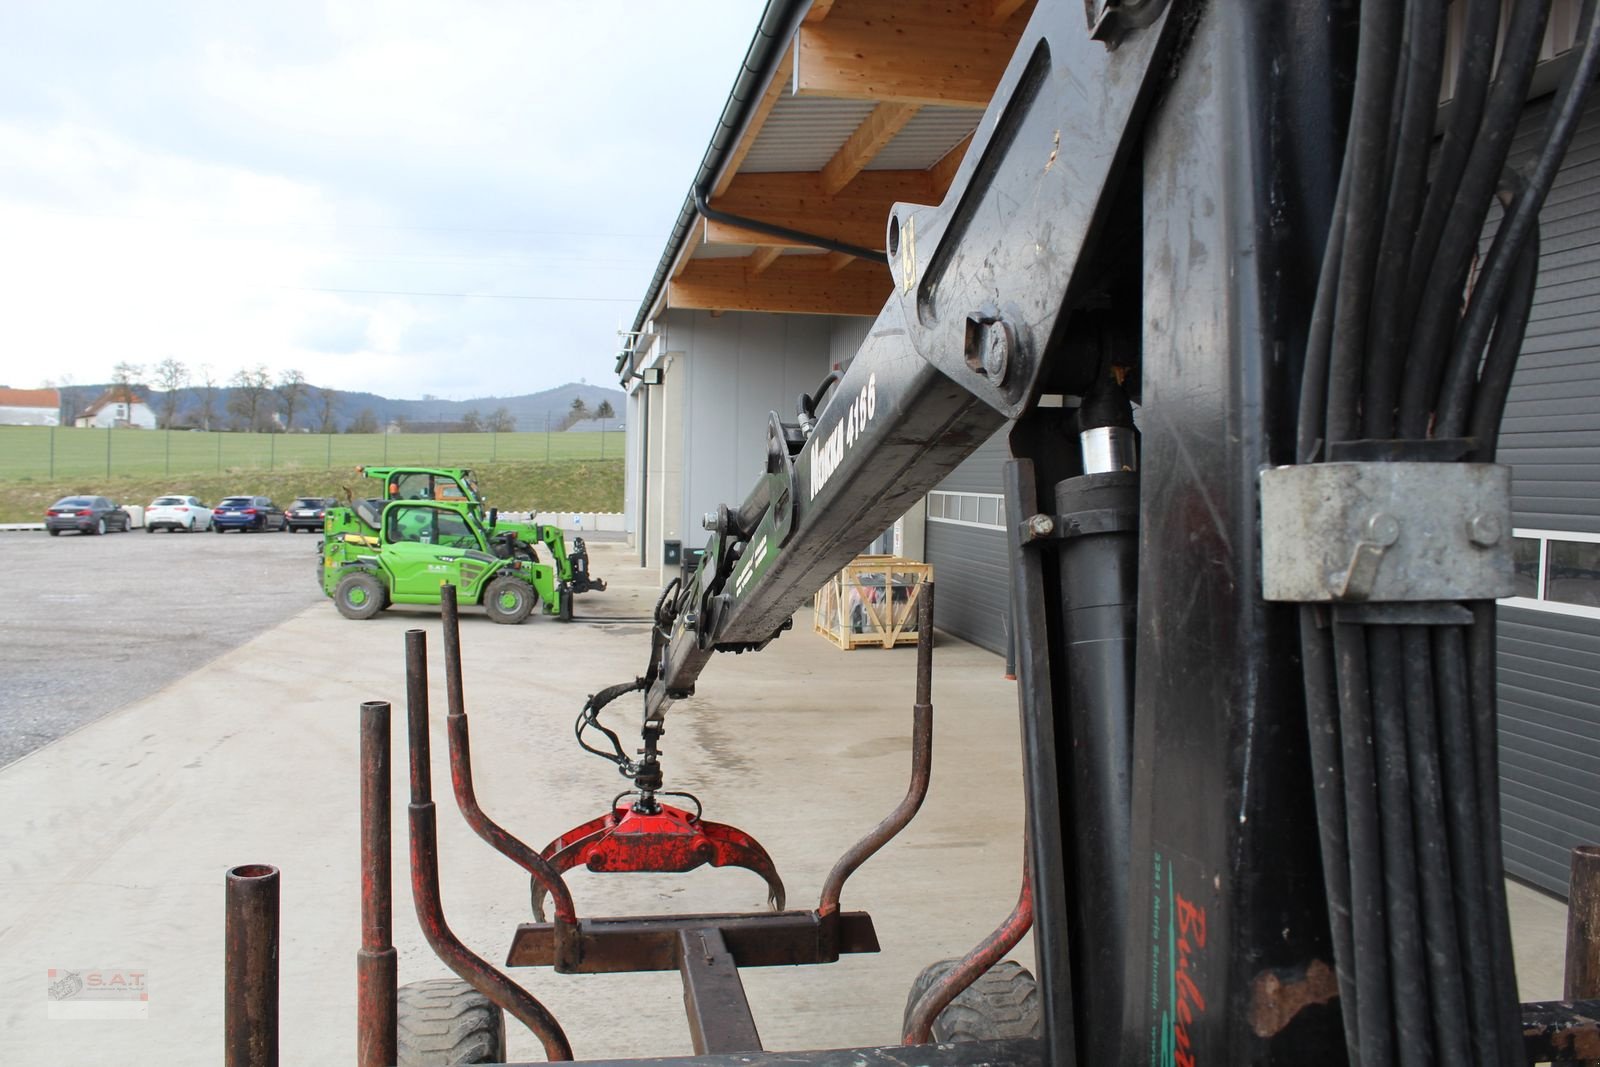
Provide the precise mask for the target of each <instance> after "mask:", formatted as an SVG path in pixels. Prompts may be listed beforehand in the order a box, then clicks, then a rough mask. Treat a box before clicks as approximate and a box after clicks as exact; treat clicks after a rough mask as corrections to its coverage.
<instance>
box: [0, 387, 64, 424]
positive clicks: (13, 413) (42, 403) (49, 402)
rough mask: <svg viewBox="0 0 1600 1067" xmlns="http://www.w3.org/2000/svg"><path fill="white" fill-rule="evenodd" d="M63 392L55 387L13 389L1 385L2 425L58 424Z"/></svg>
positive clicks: (0, 419)
mask: <svg viewBox="0 0 1600 1067" xmlns="http://www.w3.org/2000/svg"><path fill="white" fill-rule="evenodd" d="M60 422H61V394H60V393H59V392H57V391H56V390H54V389H12V388H10V387H9V386H4V385H0V426H57V425H59V424H60Z"/></svg>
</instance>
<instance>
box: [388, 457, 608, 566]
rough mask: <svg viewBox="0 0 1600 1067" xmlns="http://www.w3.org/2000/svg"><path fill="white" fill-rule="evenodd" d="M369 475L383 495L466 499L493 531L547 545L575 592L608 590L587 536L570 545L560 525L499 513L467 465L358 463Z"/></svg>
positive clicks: (426, 498) (417, 498)
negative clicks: (595, 570) (593, 566)
mask: <svg viewBox="0 0 1600 1067" xmlns="http://www.w3.org/2000/svg"><path fill="white" fill-rule="evenodd" d="M356 469H357V470H359V471H360V472H361V473H362V474H365V475H366V476H367V477H368V478H376V479H377V480H379V481H380V482H382V483H383V499H384V500H442V501H462V502H464V503H466V504H468V505H470V506H471V507H472V509H473V511H474V513H475V514H476V515H477V518H478V521H479V522H480V523H482V524H483V525H484V526H485V527H486V528H487V529H488V530H489V532H490V533H494V534H499V533H515V534H516V535H517V537H518V538H519V539H520V540H521V541H522V543H523V544H525V545H543V546H544V547H545V549H546V551H548V552H549V553H550V558H551V559H552V560H553V561H554V563H555V569H556V577H557V579H559V580H560V581H562V582H565V583H567V585H568V586H569V587H570V588H571V590H572V592H574V593H587V592H590V591H591V590H592V591H594V592H597V593H598V592H603V591H604V590H605V587H606V583H605V581H604V579H601V578H594V577H591V576H590V574H589V551H588V548H587V547H586V546H585V545H584V543H583V538H581V537H574V538H573V539H572V547H571V549H568V548H567V541H566V537H565V535H563V534H562V532H561V528H560V527H559V526H552V525H550V524H548V523H539V522H534V521H533V520H532V517H531V516H530V517H529V520H528V521H527V522H516V521H514V520H511V519H507V518H504V517H502V516H500V515H499V513H498V511H497V509H495V508H491V507H490V506H489V502H488V501H487V500H486V499H484V497H483V494H482V493H480V492H479V491H478V483H477V482H476V481H474V480H473V477H472V471H470V470H468V469H466V468H464V467H358V468H356Z"/></svg>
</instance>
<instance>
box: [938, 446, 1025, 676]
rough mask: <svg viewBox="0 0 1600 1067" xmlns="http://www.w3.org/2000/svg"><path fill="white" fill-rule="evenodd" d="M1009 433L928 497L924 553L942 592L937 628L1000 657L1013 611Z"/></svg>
mask: <svg viewBox="0 0 1600 1067" xmlns="http://www.w3.org/2000/svg"><path fill="white" fill-rule="evenodd" d="M1007 429H1009V427H1006V428H1002V429H1001V431H1000V432H999V433H997V434H995V435H994V436H993V437H991V438H990V439H989V441H988V442H987V443H986V444H984V445H983V446H982V447H981V448H979V449H978V451H976V452H974V453H973V454H972V455H971V456H968V457H967V460H966V462H965V463H963V464H961V466H959V467H957V468H956V469H955V470H953V471H951V472H950V476H949V477H947V478H946V479H945V480H944V481H943V482H941V483H939V488H938V489H936V490H934V491H933V492H932V493H929V494H928V521H927V527H926V530H925V536H926V539H927V540H926V544H925V547H924V552H925V554H926V556H927V560H928V562H929V563H931V564H933V579H934V581H935V582H936V583H937V585H938V588H939V595H938V596H937V597H936V598H935V601H934V607H933V621H934V625H936V626H937V627H938V628H939V629H941V630H944V631H945V632H947V633H952V634H955V635H956V636H957V637H960V638H962V639H964V640H967V641H971V642H972V643H973V644H975V645H979V646H981V647H983V648H987V649H988V650H989V651H991V652H995V653H999V654H1000V655H1004V654H1005V650H1006V632H1007V628H1008V626H1009V621H1008V615H1009V612H1010V605H1011V590H1010V585H1009V584H1008V583H1009V582H1010V580H1011V568H1010V565H1009V564H1008V563H1007V560H1006V540H1005V532H1004V529H1003V526H1002V522H1001V519H1002V517H1003V515H1004V511H1005V501H1004V499H1003V496H1004V483H1003V482H1002V481H1001V468H1002V466H1003V465H1004V464H1005V461H1006V459H1007V458H1008V455H1007V451H1006V432H1007Z"/></svg>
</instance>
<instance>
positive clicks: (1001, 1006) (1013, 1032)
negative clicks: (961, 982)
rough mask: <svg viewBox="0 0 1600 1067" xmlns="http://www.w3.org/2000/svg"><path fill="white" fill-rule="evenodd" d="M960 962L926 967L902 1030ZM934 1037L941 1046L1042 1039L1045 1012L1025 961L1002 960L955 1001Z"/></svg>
mask: <svg viewBox="0 0 1600 1067" xmlns="http://www.w3.org/2000/svg"><path fill="white" fill-rule="evenodd" d="M959 962H961V961H960V960H940V961H939V962H937V963H931V964H929V965H928V966H927V967H924V968H923V970H922V973H921V974H919V975H917V980H916V981H915V982H913V983H911V992H910V993H909V994H908V995H907V996H906V1010H905V1015H904V1017H903V1019H902V1027H901V1029H902V1031H903V1030H904V1029H905V1024H908V1023H910V1021H911V1011H912V1009H913V1008H915V1007H916V1005H917V1001H919V1000H921V999H922V994H923V993H925V992H927V991H928V990H929V989H930V988H932V986H933V984H934V983H935V982H937V981H938V980H939V979H941V978H943V977H944V976H945V975H946V974H948V973H950V971H952V970H953V969H954V968H955V965H956V964H957V963H959ZM931 1036H932V1037H933V1039H934V1040H935V1041H938V1042H941V1043H943V1042H949V1041H1003V1040H1006V1039H1008V1038H1023V1037H1033V1038H1038V1037H1043V1036H1044V1010H1043V1008H1042V1007H1041V1006H1040V1004H1039V985H1038V983H1037V982H1035V981H1034V978H1033V975H1032V974H1031V973H1030V972H1029V971H1028V969H1027V968H1026V967H1024V966H1022V964H1020V963H1016V962H1014V961H1012V960H1001V961H1000V962H999V963H997V964H995V965H994V966H993V967H991V968H989V970H987V971H985V972H984V973H983V974H982V975H980V976H979V978H978V980H977V981H976V982H973V983H972V984H971V985H970V986H968V987H967V988H966V989H964V990H962V991H961V995H960V996H958V997H956V999H954V1000H952V1001H951V1002H950V1003H949V1005H948V1006H946V1008H945V1009H944V1011H941V1012H940V1013H939V1016H938V1018H936V1019H934V1021H933V1028H932V1034H931Z"/></svg>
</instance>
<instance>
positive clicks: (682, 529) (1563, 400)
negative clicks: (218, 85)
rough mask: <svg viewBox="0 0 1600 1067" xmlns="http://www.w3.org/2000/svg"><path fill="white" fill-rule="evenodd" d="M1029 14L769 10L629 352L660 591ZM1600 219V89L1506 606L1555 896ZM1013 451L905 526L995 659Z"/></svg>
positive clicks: (1599, 634) (1562, 183) (1543, 312)
mask: <svg viewBox="0 0 1600 1067" xmlns="http://www.w3.org/2000/svg"><path fill="white" fill-rule="evenodd" d="M1508 2H1509V0H1508ZM1032 6H1033V4H1032V2H1031V0H965V2H955V3H940V4H933V3H926V2H918V0H913V2H900V3H894V2H888V0H835V2H832V3H829V2H826V0H810V2H808V0H771V2H770V3H769V4H768V6H767V9H766V11H765V13H764V14H763V16H762V19H761V24H760V28H759V31H758V32H757V34H756V36H755V38H754V40H753V41H752V44H751V46H750V49H749V51H748V53H747V55H746V56H745V57H744V62H743V63H742V65H740V66H739V67H738V68H737V69H738V77H737V81H736V84H735V86H734V89H733V92H732V93H731V94H730V96H729V99H728V101H727V104H726V106H725V108H724V110H723V113H722V115H721V116H720V118H719V120H718V122H717V125H716V131H715V134H714V135H713V137H712V139H711V143H710V145H709V146H708V147H707V150H706V153H705V157H704V159H703V160H702V162H701V165H700V168H699V170H698V172H697V173H696V174H695V175H693V182H692V188H691V191H690V193H689V195H688V196H687V197H686V198H685V202H684V205H683V208H682V210H681V212H680V214H679V217H678V220H677V224H676V226H675V227H674V230H673V234H672V237H671V239H670V240H669V242H668V244H667V247H666V249H665V250H664V251H663V253H662V256H661V260H660V264H659V266H658V268H657V271H656V273H655V276H654V278H653V280H652V282H651V284H650V287H649V289H648V291H647V292H646V293H645V294H644V298H643V300H642V303H641V305H640V308H639V311H638V314H637V316H636V318H635V321H634V323H633V327H632V331H633V332H632V333H631V334H630V335H629V337H628V340H627V344H626V345H625V346H624V350H623V352H622V353H621V355H620V356H619V358H618V361H617V371H618V375H619V377H620V379H621V381H622V383H623V387H624V388H625V389H626V390H627V391H628V394H629V410H628V411H627V413H626V421H627V427H628V468H627V489H626V492H627V503H626V511H627V516H626V521H627V524H628V529H629V531H630V533H632V534H633V536H634V538H635V543H636V545H637V547H638V550H639V562H640V565H641V566H645V567H650V568H656V569H658V570H659V571H660V573H661V575H662V579H663V581H665V580H666V578H667V577H669V576H670V575H671V574H674V573H676V572H677V569H678V560H679V556H680V553H682V552H685V551H689V550H692V549H693V548H695V547H696V546H698V545H700V544H702V543H703V542H704V538H705V535H704V533H703V532H702V530H701V528H700V516H701V515H703V514H704V513H706V512H709V511H713V510H715V508H716V507H717V505H719V504H723V503H737V502H738V501H740V500H742V499H743V497H744V495H745V494H746V493H747V492H748V491H749V489H750V488H751V486H752V485H753V484H754V480H755V476H756V475H757V473H758V472H759V471H760V470H761V468H762V461H763V457H764V455H765V440H766V428H767V421H768V412H769V411H777V412H778V413H779V415H780V417H782V418H784V419H786V420H793V418H794V412H795V401H796V398H797V397H798V396H799V394H801V393H803V392H810V391H812V390H813V389H814V388H815V387H816V385H817V383H818V382H820V381H821V379H822V378H823V376H824V375H825V374H826V373H827V372H828V370H829V369H830V368H832V367H835V366H838V365H840V364H841V363H844V362H846V361H848V360H849V359H850V358H851V357H852V355H853V354H854V353H855V351H856V349H857V347H858V346H859V345H860V343H861V341H862V339H863V338H864V337H865V336H866V333H867V329H868V326H869V325H870V323H871V321H872V317H873V316H875V315H876V314H877V313H878V311H879V310H880V309H881V308H882V306H883V304H884V302H885V300H886V299H887V298H888V297H889V295H890V290H891V286H892V281H891V276H890V272H889V270H888V268H887V267H886V266H885V264H884V263H883V261H882V259H881V258H872V255H871V254H872V253H874V252H875V251H876V250H878V249H880V248H882V247H883V244H884V237H883V230H884V224H885V220H886V218H887V217H888V214H889V210H890V207H891V206H892V205H893V204H894V203H896V202H913V203H938V202H939V201H940V200H941V199H942V198H943V195H944V192H945V190H946V189H947V188H948V187H949V185H950V182H951V180H952V179H953V177H954V176H955V172H956V169H957V167H959V165H960V163H961V161H962V159H963V158H964V155H965V151H966V147H967V144H968V142H969V141H970V140H971V135H972V133H973V131H974V130H975V129H976V127H977V124H978V122H979V120H980V119H981V117H982V114H983V108H984V107H985V106H986V105H987V103H988V100H989V98H990V96H991V95H992V93H993V91H994V87H995V85H996V84H997V83H998V81H999V79H1000V76H1001V74H1002V73H1003V71H1004V69H1005V66H1006V63H1007V62H1008V60H1009V58H1010V55H1011V52H1012V49H1013V47H1014V45H1015V42H1016V40H1017V39H1018V37H1019V36H1020V34H1021V32H1022V30H1023V28H1024V26H1025V24H1026V21H1027V18H1028V16H1029V14H1030V13H1031V10H1032ZM1461 6H1462V5H1461V4H1459V3H1457V4H1456V5H1455V6H1454V9H1453V10H1452V12H1451V14H1452V16H1453V20H1452V23H1451V30H1450V39H1449V48H1450V50H1451V52H1452V54H1453V53H1455V52H1458V51H1459V48H1460V21H1461V19H1460V16H1461V14H1462V12H1461V10H1460V8H1461ZM1578 7H1579V5H1578V4H1577V3H1576V0H1556V2H1555V4H1554V7H1553V10H1552V15H1551V20H1550V26H1549V31H1548V35H1547V39H1546V41H1545V48H1544V60H1543V62H1542V64H1541V68H1540V70H1539V72H1538V74H1537V76H1536V79H1535V83H1534V90H1533V93H1532V98H1531V99H1530V101H1529V103H1528V105H1527V108H1526V111H1525V113H1524V116H1523V119H1522V122H1521V125H1520V128H1519V130H1518V132H1517V140H1516V146H1515V149H1514V154H1513V163H1514V164H1518V165H1525V164H1526V162H1527V159H1528V154H1529V152H1531V146H1533V145H1534V144H1536V143H1537V142H1538V140H1539V139H1540V138H1541V137H1542V130H1543V123H1544V115H1545V112H1546V110H1547V109H1548V106H1549V94H1550V93H1551V92H1552V91H1553V89H1554V88H1555V85H1556V83H1557V81H1558V79H1559V77H1560V75H1561V72H1562V70H1563V66H1564V63H1565V57H1566V55H1567V53H1568V51H1569V49H1570V48H1571V45H1572V42H1573V39H1574V36H1575V32H1576V28H1577V16H1578ZM1447 62H1453V56H1452V57H1451V58H1447ZM729 65H730V68H732V62H731V61H730V64H729ZM1597 99H1600V98H1597ZM1443 103H1444V106H1445V107H1446V108H1447V107H1448V103H1449V102H1448V100H1446V101H1444V102H1443ZM1597 209H1600V103H1591V104H1590V106H1589V110H1588V113H1587V114H1586V115H1585V117H1584V120H1583V124H1582V127H1581V129H1580V130H1579V132H1578V134H1577V137H1576V138H1575V140H1574V142H1573V144H1572V147H1571V149H1570V151H1569V153H1568V156H1567V160H1566V163H1565V165H1564V167H1563V169H1562V171H1561V173H1560V175H1559V177H1558V178H1557V180H1556V183H1555V187H1554V189H1553V190H1552V192H1551V194H1550V197H1549V200H1548V203H1547V204H1546V206H1545V209H1544V212H1543V215H1542V223H1543V226H1542V231H1543V245H1542V263H1541V271H1540V279H1539V288H1538V293H1537V296H1536V298H1535V300H1536V302H1535V307H1534V312H1533V319H1532V323H1531V326H1530V328H1529V330H1528V336H1527V341H1526V344H1525V346H1524V354H1523V358H1522V360H1521V363H1520V365H1519V369H1518V372H1517V378H1516V381H1515V385H1514V388H1513V391H1512V394H1511V398H1510V402H1509V404H1508V407H1507V410H1506V415H1505V421H1504V426H1503V430H1502V436H1501V450H1500V457H1501V461H1502V462H1505V463H1509V464H1511V465H1512V467H1513V469H1514V476H1515V489H1514V500H1513V505H1514V512H1515V524H1516V536H1517V538H1518V540H1517V542H1516V551H1517V559H1518V575H1519V583H1520V584H1519V590H1518V595H1517V596H1515V597H1512V598H1510V599H1508V600H1506V601H1504V602H1503V603H1502V605H1501V608H1500V631H1499V636H1500V695H1501V716H1502V730H1503V733H1502V746H1501V748H1502V751H1501V758H1502V772H1503V798H1504V820H1505V838H1506V839H1505V855H1506V865H1507V870H1508V871H1509V872H1510V873H1511V874H1513V875H1514V876H1516V877H1518V878H1521V879H1523V880H1525V881H1528V882H1530V883H1532V884H1534V885H1537V886H1539V887H1541V888H1543V889H1546V890H1549V891H1551V892H1553V893H1557V894H1564V893H1565V889H1566V879H1567V850H1568V849H1570V848H1571V847H1572V846H1573V845H1576V844H1583V843H1594V842H1600V481H1597V474H1600V211H1597ZM1491 229H1492V224H1491ZM1489 236H1492V233H1491V234H1490V235H1486V238H1485V241H1486V243H1485V246H1484V247H1485V248H1487V240H1488V238H1489ZM1005 459H1006V444H1005V438H1004V434H1003V433H1001V434H998V435H996V437H995V438H993V439H992V440H990V441H989V442H988V443H987V444H986V445H984V446H983V447H982V448H980V449H979V450H978V451H977V452H976V453H975V454H974V455H973V456H972V457H971V458H970V459H968V460H967V461H966V462H965V463H964V464H963V465H962V466H961V467H960V468H959V469H957V470H956V471H955V472H954V473H952V474H951V475H950V476H949V477H948V478H947V479H946V480H945V481H944V482H943V483H942V484H941V485H940V487H939V488H938V489H937V490H936V491H934V492H932V493H930V494H929V495H928V497H927V499H926V501H925V502H924V504H923V506H921V507H919V508H917V509H915V510H914V511H913V512H912V513H910V514H909V515H907V516H906V518H904V519H903V520H902V521H901V522H900V523H898V524H897V528H896V530H895V531H893V533H892V534H886V537H885V539H884V544H885V545H887V544H888V543H889V541H890V538H891V537H892V539H893V544H894V545H895V546H896V548H897V550H898V551H901V552H902V553H904V554H909V555H912V556H914V557H917V558H922V559H925V560H927V561H928V562H930V563H932V564H933V565H934V569H935V573H936V574H937V576H938V580H939V584H940V595H939V599H938V618H937V622H938V625H939V627H940V628H941V629H943V630H945V631H947V632H949V633H952V634H955V635H957V636H960V637H962V638H965V639H967V640H970V641H972V642H974V643H976V644H978V645H981V646H983V647H985V648H988V649H991V650H993V651H996V652H1002V651H1004V650H1005V648H1006V644H1007V641H1008V639H1009V638H1008V631H1009V623H1008V620H1009V617H1010V608H1009V602H1008V594H1007V578H1006V575H1007V573H1008V564H1007V562H1006V558H1007V557H1006V547H1005V535H1004V527H1003V524H1002V522H1001V517H1002V514H1003V508H1004V501H1003V495H1002V490H1001V467H1002V464H1003V463H1004V461H1005Z"/></svg>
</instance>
